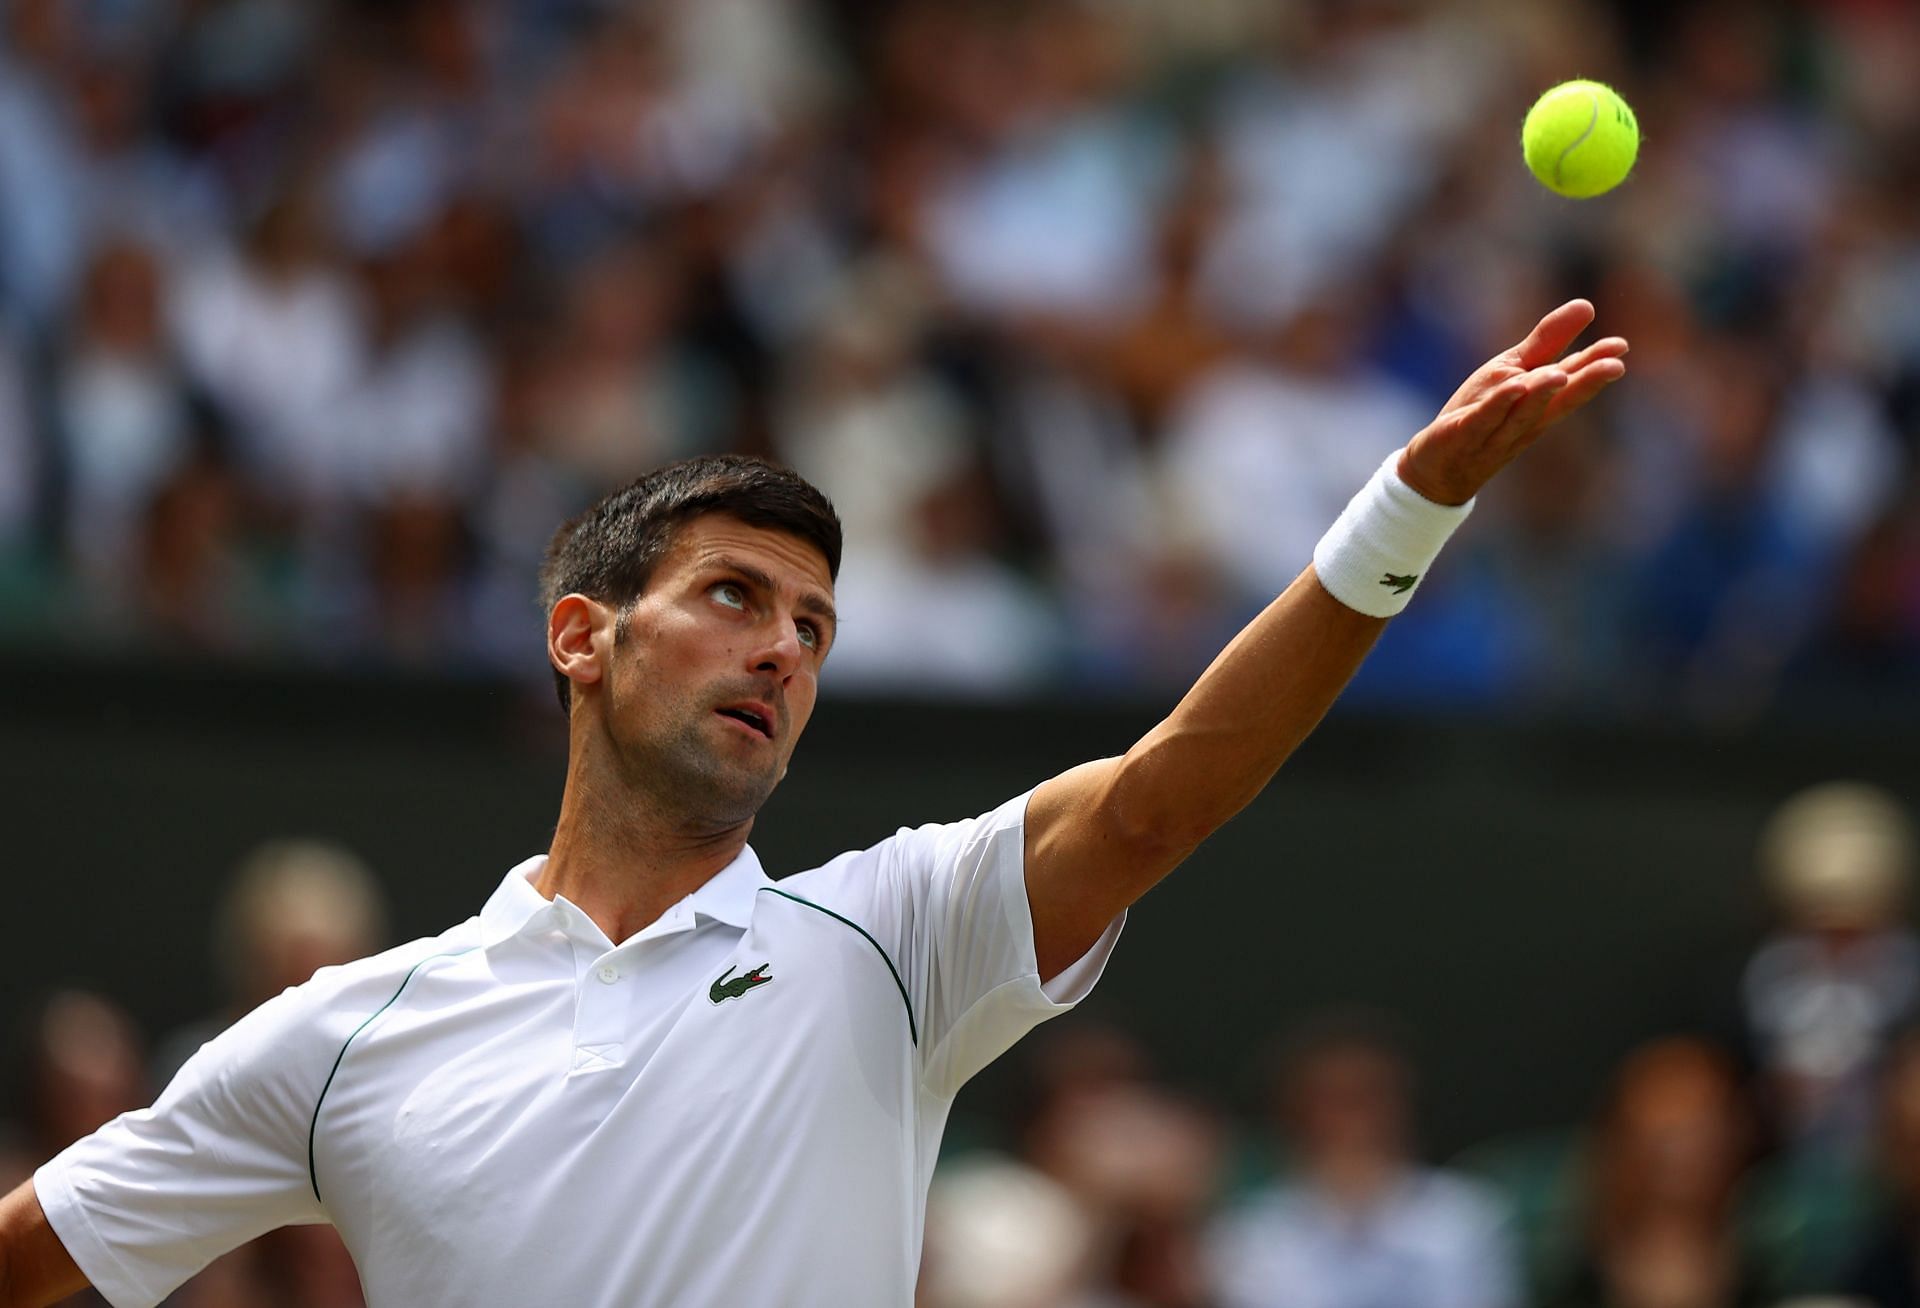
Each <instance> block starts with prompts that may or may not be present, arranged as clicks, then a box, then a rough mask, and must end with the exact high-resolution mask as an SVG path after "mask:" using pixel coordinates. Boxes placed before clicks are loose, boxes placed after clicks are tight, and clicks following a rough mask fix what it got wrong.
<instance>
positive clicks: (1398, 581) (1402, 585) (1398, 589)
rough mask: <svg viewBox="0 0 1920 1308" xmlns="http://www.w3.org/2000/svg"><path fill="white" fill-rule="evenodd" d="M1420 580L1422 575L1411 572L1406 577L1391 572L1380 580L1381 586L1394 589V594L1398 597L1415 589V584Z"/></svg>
mask: <svg viewBox="0 0 1920 1308" xmlns="http://www.w3.org/2000/svg"><path fill="white" fill-rule="evenodd" d="M1418 580H1420V574H1419V573H1417V572H1409V573H1407V574H1406V575H1405V576H1404V577H1402V576H1398V575H1396V574H1394V573H1391V572H1389V573H1388V574H1387V575H1386V576H1384V577H1382V578H1380V584H1381V585H1382V586H1391V587H1393V593H1394V594H1396V595H1404V594H1406V593H1407V592H1408V591H1410V590H1412V589H1413V583H1414V582H1416V581H1418Z"/></svg>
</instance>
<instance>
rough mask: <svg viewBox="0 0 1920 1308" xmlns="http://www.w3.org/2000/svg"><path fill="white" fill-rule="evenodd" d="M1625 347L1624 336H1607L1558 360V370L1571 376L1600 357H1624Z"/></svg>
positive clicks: (1625, 354)
mask: <svg viewBox="0 0 1920 1308" xmlns="http://www.w3.org/2000/svg"><path fill="white" fill-rule="evenodd" d="M1627 348H1628V347H1627V340H1626V337H1624V336H1609V337H1607V338H1606V339H1605V340H1603V341H1595V342H1594V343H1593V344H1592V345H1589V346H1587V347H1586V348H1585V349H1584V350H1577V351H1575V352H1574V353H1572V354H1569V355H1568V356H1567V357H1566V358H1564V359H1562V360H1560V364H1559V367H1560V371H1562V372H1564V373H1566V374H1567V375H1569V376H1573V375H1575V374H1577V373H1578V372H1579V371H1580V370H1581V369H1582V368H1585V367H1586V366H1587V365H1588V364H1593V363H1598V362H1600V360H1602V359H1624V358H1626V356H1627Z"/></svg>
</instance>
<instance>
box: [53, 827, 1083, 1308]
mask: <svg viewBox="0 0 1920 1308" xmlns="http://www.w3.org/2000/svg"><path fill="white" fill-rule="evenodd" d="M1025 811H1026V797H1025V796H1021V797H1020V798H1018V799H1015V800H1013V801H1010V802H1009V803H1007V804H1004V805H1002V806H1001V807H999V808H998V809H995V810H994V811H993V812H991V813H988V814H986V815H985V816H983V817H979V818H973V819H969V820H967V821H964V822H957V823H953V824H950V825H943V826H926V827H921V828H918V829H917V830H901V831H900V832H898V833H896V834H895V835H894V836H893V837H892V838H891V839H889V840H886V841H883V842H882V843H880V844H878V845H876V846H874V847H873V848H871V849H867V850H862V851H860V852H858V853H851V854H843V855H841V856H840V857H839V858H836V859H834V860H833V861H832V862H831V863H828V864H826V865H825V866H824V867H819V868H815V869H814V870H812V871H810V872H804V873H801V874H799V875H797V876H793V877H790V878H787V879H786V880H783V881H781V882H778V883H775V882H773V881H771V880H769V879H768V878H767V876H766V874H765V873H764V872H762V871H761V868H760V863H759V860H758V859H756V858H755V857H754V854H753V852H752V851H751V850H746V851H744V852H743V853H742V854H741V855H740V857H739V858H737V859H735V860H734V862H733V863H732V864H730V865H729V866H728V867H727V868H726V869H725V870H724V871H722V872H721V873H720V874H719V875H718V876H716V877H714V878H713V880H711V881H709V882H708V883H707V884H706V885H705V886H703V887H701V889H700V890H698V891H696V892H695V893H694V894H692V895H690V896H688V897H687V898H686V899H684V900H682V901H681V902H680V903H678V904H676V905H675V906H674V907H673V908H672V909H670V910H669V911H668V912H667V913H665V914H664V915H663V916H662V917H661V918H660V919H659V920H658V921H657V922H654V923H653V924H652V925H650V926H648V927H647V928H646V929H645V930H644V931H642V932H640V933H639V934H638V935H636V936H634V937H633V938H632V939H630V940H628V941H626V942H624V943H623V944H621V945H619V946H617V947H616V946H614V945H613V944H612V943H611V942H610V941H609V940H608V939H607V938H606V936H605V935H604V934H603V933H602V932H601V931H600V930H599V928H598V927H596V926H595V925H594V924H593V922H592V921H591V920H590V919H589V918H588V917H587V915H586V914H585V913H583V912H581V911H580V910H579V909H578V908H577V907H576V906H574V905H572V904H569V903H568V902H567V901H565V900H564V899H557V900H548V899H546V898H544V897H543V896H541V895H540V893H539V892H538V891H536V890H535V889H534V888H533V886H532V884H531V881H532V879H533V878H534V877H536V876H537V875H538V873H539V871H540V868H541V866H542V865H543V863H544V861H545V860H544V856H543V857H541V858H536V859H532V860H529V861H528V862H526V863H523V864H521V865H520V866H519V867H516V868H514V869H513V871H512V872H511V873H509V874H508V876H507V878H506V880H505V882H504V883H502V885H501V886H500V888H499V889H498V890H497V891H495V893H494V895H493V897H492V898H491V899H489V900H488V901H487V904H486V906H485V908H484V909H482V911H481V913H480V915H479V916H478V917H476V918H473V919H470V920H469V921H467V922H464V923H462V924H461V925H459V926H457V927H455V928H453V929H452V930H451V931H448V932H447V933H446V934H444V935H441V936H438V937H435V938H433V939H430V940H418V941H415V942H413V943H412V944H409V945H403V946H401V947H400V948H398V949H395V950H392V951H390V952H388V953H385V954H382V955H380V956H378V957H375V958H370V959H366V960H364V961H362V962H358V963H352V964H349V965H347V966H345V967H337V968H328V969H326V970H324V971H322V972H320V973H319V974H318V975H316V976H315V977H314V979H313V980H312V981H310V982H308V983H307V984H306V985H303V986H298V987H295V988H294V989H292V990H289V991H287V992H286V993H285V994H283V995H281V996H280V997H279V998H277V999H274V1000H271V1001H269V1002H268V1003H266V1004H264V1005H262V1006H261V1007H260V1008H259V1009H257V1010H256V1011H255V1012H253V1013H252V1014H250V1015H249V1016H247V1017H246V1018H244V1019H242V1020H241V1021H240V1022H239V1023H238V1024H236V1025H235V1026H234V1027H233V1028H232V1029H231V1030H229V1031H228V1032H226V1033H225V1034H224V1035H221V1036H220V1037H218V1038H217V1039H215V1040H213V1041H212V1042H210V1043H209V1044H208V1045H207V1046H206V1047H205V1048H203V1049H202V1050H201V1051H200V1052H199V1053H198V1054H196V1055H195V1056H194V1057H193V1058H192V1059H191V1060H190V1061H189V1062H188V1063H187V1064H186V1066H185V1067H183V1068H182V1069H181V1071H180V1074H179V1075H178V1076H177V1077H176V1078H175V1079H174V1081H173V1083H172V1084H171V1085H169V1086H168V1087H167V1089H166V1092H165V1093H164V1094H162V1095H161V1097H160V1099H159V1102H157V1103H156V1104H155V1105H154V1106H153V1107H152V1108H150V1109H145V1110H143V1111H141V1112H137V1113H129V1114H126V1115H125V1116H123V1117H120V1118H118V1119H116V1120H115V1121H113V1122H111V1123H109V1124H108V1125H107V1126H105V1127H103V1128H101V1130H100V1131H98V1132H96V1133H95V1134H94V1135H92V1136H89V1137H88V1138H86V1139H84V1140H82V1141H80V1142H79V1143H77V1144H75V1145H73V1146H72V1147H71V1148H69V1149H67V1150H66V1151H65V1152H63V1153H61V1154H60V1155H59V1156H58V1157H56V1158H55V1159H53V1160H52V1161H51V1162H49V1163H48V1164H47V1165H46V1166H44V1167H42V1168H41V1169H40V1170H39V1172H38V1173H37V1174H36V1175H35V1177H34V1185H35V1189H36V1191H37V1193H38V1195H39V1198H40V1202H41V1204H42V1206H43V1207H44V1208H45V1209H46V1212H47V1217H48V1220H49V1221H50V1222H51V1223H52V1225H53V1228H54V1230H55V1231H56V1232H57V1233H58V1234H59V1236H60V1238H61V1240H62V1241H63V1242H64V1243H65V1244H66V1247H67V1249H68V1250H69V1251H70V1252H71V1253H72V1255H73V1257H74V1260H75V1261H76V1262H78V1263H79V1264H80V1267H81V1270H82V1271H84V1272H85V1273H86V1274H87V1276H88V1277H89V1278H90V1279H91V1280H92V1281H93V1284H94V1285H95V1286H96V1287H97V1288H98V1289H99V1290H100V1291H101V1293H103V1294H104V1295H105V1296H106V1297H107V1298H108V1300H110V1301H111V1302H112V1303H114V1304H116V1305H120V1306H122V1308H125V1306H129V1305H145V1304H155V1303H158V1302H159V1301H160V1300H161V1299H163V1298H165V1297H166V1296H167V1294H168V1293H169V1292H170V1291H172V1290H173V1288H174V1287H175V1286H177V1285H179V1284H180V1283H181V1282H182V1281H184V1280H186V1279H187V1278H188V1277H189V1276H191V1275H192V1274H193V1273H194V1272H196V1271H197V1270H199V1269H200V1268H201V1267H203V1266H205V1265H206V1264H207V1263H208V1262H210V1261H212V1260H213V1259H214V1258H216V1257H218V1256H219V1255H220V1254H222V1253H224V1252H225V1251H227V1250H228V1249H231V1248H234V1247H235V1246H237V1245H239V1244H242V1243H244V1242H246V1241H247V1240H250V1239H252V1238H253V1237H255V1236H257V1235H259V1234H261V1233H262V1232H265V1231H268V1230H270V1229H272V1228H274V1227H278V1226H285V1225H290V1224H296V1223H312V1222H332V1223H333V1224H334V1225H335V1226H336V1227H338V1228H339V1230H340V1233H341V1235H342V1237H343V1238H344V1239H345V1241H346V1244H347V1247H348V1248H349V1249H351V1250H352V1252H353V1256H354V1260H355V1262H356V1263H357V1264H358V1265H359V1268H360V1275H361V1280H362V1283H363V1284H364V1286H365V1288H366V1293H367V1299H368V1302H369V1303H370V1304H371V1305H374V1306H375V1308H426V1306H428V1305H442V1304H444V1305H458V1306H459V1308H480V1306H484V1305H499V1306H500V1308H508V1306H509V1305H511V1306H512V1308H532V1306H533V1305H566V1306H567V1308H595V1306H597V1305H604V1306H605V1308H615V1306H616V1305H617V1306H619V1308H641V1306H649V1308H650V1306H653V1305H660V1306H662V1308H667V1306H671V1308H706V1306H708V1305H711V1306H712V1308H723V1306H725V1305H733V1304H739V1303H754V1304H763V1305H768V1306H769V1308H774V1306H779V1308H862V1306H867V1305H870V1306H871V1308H906V1306H907V1305H910V1304H911V1303H912V1301H913V1286H914V1280H915V1275H916V1272H917V1269H918V1265H919V1257H920V1236H921V1228H922V1221H923V1217H924V1212H925V1206H926V1196H927V1184H928V1181H929V1179H930V1177H931V1174H932V1171H933V1165H934V1161H935V1158H936V1156H937V1154H938V1152H939V1141H940V1134H941V1131H942V1130H943V1128H944V1127H945V1124H946V1119H947V1113H948V1110H949V1108H950V1107H951V1106H952V1103H953V1096H954V1093H955V1092H956V1091H958V1090H959V1088H960V1086H961V1085H962V1084H964V1083H965V1082H966V1080H967V1079H968V1078H969V1077H971V1076H972V1075H973V1074H974V1073H975V1072H977V1071H979V1070H980V1068H982V1067H983V1066H985V1065H986V1064H987V1063H988V1062H990V1061H992V1060H993V1059H994V1058H996V1057H997V1056H999V1055H1000V1054H1001V1053H1003V1052H1004V1051H1005V1050H1006V1049H1007V1048H1008V1047H1009V1046H1011V1045H1012V1044H1013V1043H1014V1041H1016V1040H1018V1039H1019V1038H1020V1037H1021V1036H1022V1035H1023V1034H1025V1033H1026V1032H1027V1031H1028V1030H1030V1029H1032V1028H1033V1027H1034V1026H1035V1025H1037V1024H1038V1023H1040V1022H1042V1021H1044V1020H1046V1019H1047V1018H1049V1017H1052V1016H1053V1015H1055V1014H1056V1013H1059V1012H1062V1011H1064V1010H1065V1009H1067V1008H1069V1007H1071V1006H1072V1005H1073V1004H1074V1003H1076V1002H1078V1001H1079V1000H1080V999H1081V998H1082V997H1084V996H1085V994H1086V993H1087V991H1088V990H1090V989H1091V988H1092V986H1093V983H1094V982H1095V980H1097V979H1098V976H1099V974H1100V971H1101V969H1102V968H1103V967H1104V966H1105V962H1106V959H1107V957H1108V955H1109V953H1110V952H1111V950H1112V948H1113V944H1114V941H1115V940H1116V939H1117V937H1118V934H1119V930H1120V927H1121V920H1116V921H1115V922H1114V924H1113V925H1112V926H1111V927H1110V928H1109V929H1108V931H1107V933H1106V935H1105V936H1104V937H1103V938H1102V939H1101V941H1100V942H1099V944H1097V945H1096V946H1095V947H1094V948H1093V950H1091V951H1090V952H1089V953H1088V954H1087V956H1086V957H1085V958H1083V959H1081V960H1080V961H1079V962H1078V963H1076V964H1074V965H1073V966H1072V967H1071V968H1069V969H1068V970H1067V971H1066V972H1064V973H1062V974H1061V975H1060V976H1058V977H1056V978H1054V979H1053V980H1052V981H1051V982H1050V983H1048V984H1046V985H1042V984H1041V981H1040V978H1039V976H1038V974H1037V968H1036V964H1035V959H1034V948H1033V928H1032V919H1031V915H1030V912H1029V909H1028V905H1027V895H1026V881H1025V875H1024V865H1023V841H1024V834H1023V830H1022V824H1023V819H1024V815H1025Z"/></svg>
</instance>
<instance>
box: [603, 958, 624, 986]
mask: <svg viewBox="0 0 1920 1308" xmlns="http://www.w3.org/2000/svg"><path fill="white" fill-rule="evenodd" d="M600 979H601V980H602V981H605V982H606V983H607V984H608V985H612V984H613V983H614V982H615V981H618V980H619V979H620V969H619V968H617V967H615V966H613V965H612V964H611V963H609V964H608V965H607V966H605V967H603V968H601V969H600Z"/></svg>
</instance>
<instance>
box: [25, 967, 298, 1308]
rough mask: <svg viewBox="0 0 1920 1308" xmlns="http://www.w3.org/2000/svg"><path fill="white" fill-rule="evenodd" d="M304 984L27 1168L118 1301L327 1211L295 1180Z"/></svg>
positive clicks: (154, 1296) (61, 1227)
mask: <svg viewBox="0 0 1920 1308" xmlns="http://www.w3.org/2000/svg"><path fill="white" fill-rule="evenodd" d="M303 991H304V988H296V989H293V990H289V991H287V992H286V993H284V994H282V995H280V996H279V997H278V998H276V999H272V1000H269V1001H268V1002H267V1003H265V1004H263V1005H261V1006H260V1007H259V1008H257V1009H255V1010H254V1011H253V1012H252V1013H251V1014H249V1015H248V1016H246V1017H244V1018H242V1019H241V1020H240V1021H239V1022H238V1023H236V1024H235V1025H234V1026H233V1027H231V1028H230V1029H229V1030H227V1031H226V1032H225V1033H223V1034H221V1035H219V1036H217V1037H215V1038H214V1039H213V1040H211V1041H209V1042H208V1043H207V1044H206V1045H205V1046H203V1047H202V1048H201V1050H200V1052H199V1053H197V1054H195V1055H194V1056H193V1057H192V1058H190V1059H188V1060H187V1062H186V1064H185V1065H184V1066H182V1067H181V1069H180V1071H179V1073H178V1074H176V1075H175V1077H174V1079H173V1081H172V1082H171V1083H170V1084H169V1085H168V1086H167V1088H166V1090H165V1092H164V1093H162V1094H161V1096H160V1098H159V1100H158V1101H157V1102H155V1104H154V1105H153V1107H151V1108H145V1109H141V1110H140V1111H138V1112H133V1113H125V1114H122V1115H121V1116H120V1117H117V1118H115V1119H114V1120H113V1121H111V1122H109V1123H107V1125H105V1126H103V1127H102V1128H100V1130H98V1131H96V1132H94V1133H93V1134H92V1135H90V1136H87V1137H86V1138H85V1139H83V1140H80V1141H78V1142H76V1143H75V1144H73V1145H71V1146H69V1147H68V1148H67V1149H66V1150H64V1151H63V1152H61V1153H60V1154H58V1155H56V1156H55V1157H54V1158H53V1159H52V1160H51V1161H50V1162H48V1163H47V1164H46V1165H45V1166H43V1167H42V1168H40V1170H39V1171H38V1172H37V1173H35V1175H34V1178H33V1183H34V1191H35V1193H36V1194H37V1196H38V1197H39V1200H40V1204H41V1207H42V1208H44V1209H45V1210H46V1214H47V1220H48V1222H49V1223H51V1225H52V1226H53V1229H54V1231H55V1232H56V1233H57V1234H58V1235H59V1236H60V1239H61V1242H62V1243H63V1244H65V1245H66V1247H67V1252H68V1253H70V1254H72V1255H73V1259H74V1261H75V1262H76V1263H78V1264H79V1265H80V1270H81V1271H83V1272H85V1273H86V1274H87V1277H88V1279H89V1280H91V1281H92V1282H93V1284H94V1287H95V1288H96V1289H97V1290H99V1291H100V1293H101V1294H103V1295H105V1296H106V1298H107V1299H108V1301H109V1302H111V1303H113V1304H114V1305H116V1308H127V1306H129V1305H141V1304H155V1303H158V1302H160V1301H161V1300H162V1299H164V1298H166V1297H167V1295H168V1294H170V1293H171V1292H172V1291H173V1289H174V1287H176V1286H178V1285H179V1284H180V1283H181V1282H182V1281H185V1280H186V1279H187V1278H188V1277H190V1276H192V1275H193V1274H194V1273H195V1272H197V1271H199V1270H200V1269H201V1268H202V1267H204V1266H206V1265H207V1264H208V1263H210V1262H212V1261H213V1260H214V1259H215V1258H217V1257H219V1256H220V1255H221V1254H223V1253H226V1252H227V1251H228V1250H230V1249H233V1248H236V1247H238V1246H239V1245H242V1244H244V1243H246V1242H247V1241H249V1240H251V1239H253V1238H254V1237H255V1236H258V1235H262V1234H264V1233H265V1232H267V1231H270V1230H273V1229H274V1228H275V1227H280V1226H289V1225H296V1224H301V1223H312V1222H320V1221H324V1220H326V1218H325V1214H324V1213H323V1212H322V1211H321V1208H320V1204H319V1201H318V1200H317V1199H316V1198H315V1197H314V1194H313V1190H312V1188H311V1187H310V1186H309V1185H308V1178H307V1165H306V1139H307V1125H308V1124H307V1115H308V1114H310V1113H311V1112H312V1111H313V1105H314V1094H313V1090H314V1088H315V1086H317V1081H316V1080H315V1077H314V1070H315V1069H314V1060H313V1057H312V1056H311V1055H310V1054H308V1053H307V1052H306V1051H310V1050H312V1049H313V1048H314V1047H315V1043H316V1042H315V1041H314V1040H313V1039H312V1038H311V1037H312V1032H311V1031H310V1026H311V1023H310V1022H309V1021H308V1020H307V1016H306V1015H307V1011H308V1009H309V1007H310V1005H311V1003H312V1002H313V1001H312V996H311V995H309V994H307V993H303ZM321 1075H324V1072H322V1073H321Z"/></svg>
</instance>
